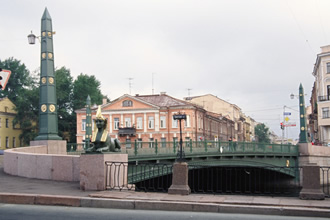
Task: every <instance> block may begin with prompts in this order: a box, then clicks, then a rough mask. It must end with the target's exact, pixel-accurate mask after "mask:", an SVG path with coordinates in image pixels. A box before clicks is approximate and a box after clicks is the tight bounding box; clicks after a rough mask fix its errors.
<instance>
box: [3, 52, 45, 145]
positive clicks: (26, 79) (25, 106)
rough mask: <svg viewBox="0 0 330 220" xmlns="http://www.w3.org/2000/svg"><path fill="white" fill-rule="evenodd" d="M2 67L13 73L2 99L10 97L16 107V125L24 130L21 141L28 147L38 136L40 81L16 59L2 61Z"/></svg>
mask: <svg viewBox="0 0 330 220" xmlns="http://www.w3.org/2000/svg"><path fill="white" fill-rule="evenodd" d="M0 67H1V68H2V69H7V70H10V71H11V76H10V78H9V80H8V83H7V86H6V89H5V90H4V91H1V92H0V97H8V98H9V99H10V100H11V101H12V102H13V103H14V104H15V105H16V109H15V110H16V112H17V114H16V116H15V118H14V124H19V125H20V126H19V127H20V128H21V129H22V134H21V135H20V140H21V142H22V144H23V145H28V144H29V142H30V140H33V139H34V137H36V135H37V128H38V124H37V121H38V120H37V119H38V106H39V104H38V103H39V89H38V88H37V85H38V80H37V78H35V77H32V76H31V74H30V71H29V70H27V69H26V66H25V65H24V64H21V62H20V61H19V60H16V59H14V58H9V59H7V60H5V61H1V60H0Z"/></svg>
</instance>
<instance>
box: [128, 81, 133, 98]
mask: <svg viewBox="0 0 330 220" xmlns="http://www.w3.org/2000/svg"><path fill="white" fill-rule="evenodd" d="M127 79H128V87H129V94H130V95H131V90H132V82H131V81H132V80H133V79H134V78H127Z"/></svg>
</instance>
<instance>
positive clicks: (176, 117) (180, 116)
mask: <svg viewBox="0 0 330 220" xmlns="http://www.w3.org/2000/svg"><path fill="white" fill-rule="evenodd" d="M173 119H174V120H179V124H180V151H179V161H180V162H183V160H184V152H183V149H182V129H181V120H186V119H187V116H186V114H184V113H183V114H182V113H180V112H179V113H178V114H175V115H173Z"/></svg>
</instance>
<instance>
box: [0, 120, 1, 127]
mask: <svg viewBox="0 0 330 220" xmlns="http://www.w3.org/2000/svg"><path fill="white" fill-rule="evenodd" d="M0 128H1V118H0Z"/></svg>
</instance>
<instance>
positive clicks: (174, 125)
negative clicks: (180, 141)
mask: <svg viewBox="0 0 330 220" xmlns="http://www.w3.org/2000/svg"><path fill="white" fill-rule="evenodd" d="M178 121H179V120H175V119H174V118H173V117H172V128H178Z"/></svg>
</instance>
